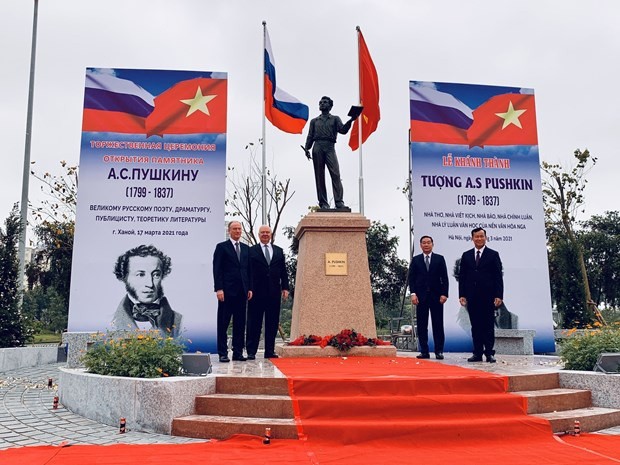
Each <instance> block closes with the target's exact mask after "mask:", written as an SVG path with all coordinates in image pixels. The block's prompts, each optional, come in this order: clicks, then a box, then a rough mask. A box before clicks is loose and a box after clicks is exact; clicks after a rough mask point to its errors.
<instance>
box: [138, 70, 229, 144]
mask: <svg viewBox="0 0 620 465" xmlns="http://www.w3.org/2000/svg"><path fill="white" fill-rule="evenodd" d="M226 93H227V80H226V79H208V78H196V79H190V80H188V81H181V82H179V83H178V84H175V85H174V86H172V87H171V88H170V89H168V90H166V91H164V92H163V93H161V94H160V95H159V96H157V97H155V109H154V110H153V112H152V113H151V114H150V115H149V116H148V117H147V118H146V134H147V136H152V135H159V136H162V135H164V134H205V133H206V134H209V133H210V134H221V133H225V132H226V99H227V97H226Z"/></svg>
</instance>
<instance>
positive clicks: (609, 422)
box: [534, 407, 620, 433]
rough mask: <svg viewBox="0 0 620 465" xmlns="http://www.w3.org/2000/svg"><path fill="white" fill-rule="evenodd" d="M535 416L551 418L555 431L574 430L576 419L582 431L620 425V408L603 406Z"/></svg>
mask: <svg viewBox="0 0 620 465" xmlns="http://www.w3.org/2000/svg"><path fill="white" fill-rule="evenodd" d="M534 416H536V417H540V418H544V419H546V420H549V422H550V423H551V428H552V429H553V432H554V433H561V432H565V431H568V432H572V431H573V430H574V426H575V420H579V423H580V427H581V431H584V432H592V431H599V430H602V429H605V428H611V427H612V426H618V425H620V410H617V409H610V408H603V407H589V408H580V409H574V410H564V411H561V412H548V413H539V414H536V415H534Z"/></svg>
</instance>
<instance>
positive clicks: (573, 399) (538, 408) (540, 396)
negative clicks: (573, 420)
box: [513, 388, 592, 414]
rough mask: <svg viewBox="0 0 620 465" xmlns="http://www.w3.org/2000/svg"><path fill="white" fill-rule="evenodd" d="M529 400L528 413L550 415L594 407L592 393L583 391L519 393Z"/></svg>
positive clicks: (565, 390)
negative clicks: (550, 413) (549, 413)
mask: <svg viewBox="0 0 620 465" xmlns="http://www.w3.org/2000/svg"><path fill="white" fill-rule="evenodd" d="M513 394H518V395H520V396H523V397H525V398H527V413H528V414H535V413H548V412H557V411H563V410H574V409H579V408H587V407H591V406H592V393H591V392H590V391H587V390H583V389H562V388H555V389H542V390H539V391H517V392H513Z"/></svg>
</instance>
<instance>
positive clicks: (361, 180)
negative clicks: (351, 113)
mask: <svg viewBox="0 0 620 465" xmlns="http://www.w3.org/2000/svg"><path fill="white" fill-rule="evenodd" d="M355 30H356V31H357V73H358V88H359V104H360V105H362V70H361V69H360V27H359V26H356V27H355ZM362 118H363V116H362V115H361V114H360V115H359V116H358V117H357V129H358V131H357V134H358V142H359V147H358V151H359V162H360V163H359V164H360V170H359V171H360V174H359V197H360V198H359V202H360V213H361V214H362V215H363V214H364V166H363V163H362Z"/></svg>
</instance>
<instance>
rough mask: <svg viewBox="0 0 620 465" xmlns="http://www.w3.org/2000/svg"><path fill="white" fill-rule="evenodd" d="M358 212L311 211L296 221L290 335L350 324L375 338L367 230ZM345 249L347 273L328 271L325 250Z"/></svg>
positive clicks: (334, 329) (333, 329) (337, 251)
mask: <svg viewBox="0 0 620 465" xmlns="http://www.w3.org/2000/svg"><path fill="white" fill-rule="evenodd" d="M369 226H370V221H369V220H368V219H366V218H365V217H364V216H363V215H361V214H359V213H322V212H313V213H310V214H308V215H306V216H305V217H304V218H302V220H301V221H300V222H299V225H298V227H297V230H296V231H295V237H296V238H297V239H298V240H299V254H298V257H297V276H296V280H295V300H294V302H293V316H292V321H291V339H295V338H297V337H298V336H300V335H303V334H305V335H310V334H315V335H319V336H325V335H327V334H337V333H339V332H340V331H342V330H343V329H354V330H355V331H357V332H359V333H361V334H363V335H364V336H366V337H376V335H377V330H376V326H375V319H374V308H373V303H372V291H371V287H370V269H369V267H368V252H367V249H366V230H367V229H368V227H369ZM332 253H333V254H346V267H347V274H346V275H331V274H328V273H327V272H326V260H327V256H328V255H327V254H332Z"/></svg>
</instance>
